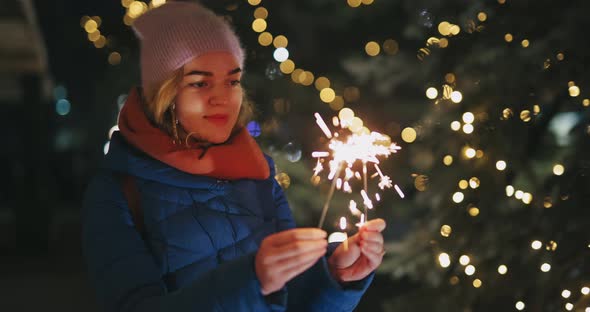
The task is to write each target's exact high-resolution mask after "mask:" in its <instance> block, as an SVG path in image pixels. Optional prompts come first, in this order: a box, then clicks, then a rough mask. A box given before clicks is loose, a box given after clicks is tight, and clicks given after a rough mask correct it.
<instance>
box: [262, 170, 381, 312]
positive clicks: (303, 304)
mask: <svg viewBox="0 0 590 312" xmlns="http://www.w3.org/2000/svg"><path fill="white" fill-rule="evenodd" d="M268 160H269V164H270V165H271V177H274V163H273V162H272V160H271V159H270V158H269V159H268ZM273 180H274V179H273ZM273 183H274V185H273V196H274V200H275V205H276V207H277V217H278V221H279V229H278V230H279V231H282V230H286V229H290V228H293V227H295V222H294V221H293V217H292V215H291V209H290V208H289V203H288V202H287V199H286V197H285V194H284V192H283V190H282V189H281V186H280V185H279V184H278V183H277V182H276V181H274V182H273ZM336 247H338V243H333V244H330V246H329V248H328V255H326V256H324V257H322V258H321V259H320V260H319V261H318V262H317V263H316V264H315V265H313V266H312V267H311V268H309V269H308V270H307V271H305V272H304V273H303V274H301V275H299V276H298V277H296V278H294V279H293V280H291V282H289V283H288V285H287V292H286V296H287V311H310V312H311V311H352V310H354V308H355V307H356V306H357V304H358V303H359V301H360V299H361V297H362V295H363V294H364V293H365V291H366V290H367V288H368V287H369V285H370V284H371V281H372V280H373V276H374V273H372V274H370V275H369V276H367V277H366V278H364V279H362V280H360V281H356V282H352V283H347V284H346V285H341V284H340V283H338V281H336V280H335V279H334V278H333V277H332V275H331V274H330V273H329V270H328V261H327V259H328V257H329V256H330V255H331V253H332V252H333V251H334V250H335V249H336Z"/></svg>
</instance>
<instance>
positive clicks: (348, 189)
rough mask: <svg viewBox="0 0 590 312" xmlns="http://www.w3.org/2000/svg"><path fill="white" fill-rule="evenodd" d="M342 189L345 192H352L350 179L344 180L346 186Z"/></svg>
mask: <svg viewBox="0 0 590 312" xmlns="http://www.w3.org/2000/svg"><path fill="white" fill-rule="evenodd" d="M342 190H343V191H344V192H345V193H352V188H351V187H350V184H348V181H346V182H344V187H343V188H342Z"/></svg>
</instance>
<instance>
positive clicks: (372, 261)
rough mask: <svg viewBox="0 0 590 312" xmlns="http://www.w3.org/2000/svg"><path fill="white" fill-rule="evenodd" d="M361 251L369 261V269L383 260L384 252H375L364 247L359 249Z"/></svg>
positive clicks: (375, 266)
mask: <svg viewBox="0 0 590 312" xmlns="http://www.w3.org/2000/svg"><path fill="white" fill-rule="evenodd" d="M361 251H362V253H363V255H364V256H365V258H366V259H367V261H368V262H369V267H370V268H371V270H374V269H376V268H377V267H378V266H379V265H380V264H381V261H382V260H383V255H384V254H385V252H377V253H376V252H373V251H369V250H366V249H361Z"/></svg>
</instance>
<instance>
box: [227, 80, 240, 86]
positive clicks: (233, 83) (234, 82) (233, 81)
mask: <svg viewBox="0 0 590 312" xmlns="http://www.w3.org/2000/svg"><path fill="white" fill-rule="evenodd" d="M240 83H241V81H239V80H232V81H230V82H229V84H230V85H231V86H232V87H235V86H239V85H240Z"/></svg>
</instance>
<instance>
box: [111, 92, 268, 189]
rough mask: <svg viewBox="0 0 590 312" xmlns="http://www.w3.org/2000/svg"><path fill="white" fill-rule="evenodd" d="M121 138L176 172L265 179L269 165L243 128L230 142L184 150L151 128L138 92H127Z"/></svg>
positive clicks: (157, 129) (216, 176)
mask: <svg viewBox="0 0 590 312" xmlns="http://www.w3.org/2000/svg"><path fill="white" fill-rule="evenodd" d="M119 129H120V131H121V134H122V135H123V137H124V138H125V139H126V141H127V142H129V143H130V144H131V145H133V146H134V147H136V148H138V149H139V150H141V151H143V152H145V153H146V154H148V155H150V156H151V157H153V158H155V159H157V160H159V161H161V162H164V163H166V164H168V165H170V166H172V167H174V168H176V169H178V170H181V171H184V172H188V173H192V174H198V175H204V176H208V177H213V178H217V179H224V180H237V179H258V180H262V179H266V178H268V177H269V175H270V171H269V168H268V163H267V162H266V160H265V159H264V155H263V154H262V151H261V150H260V147H259V146H258V144H257V143H256V141H255V140H254V139H253V138H252V137H251V136H250V134H249V133H248V130H247V129H245V128H243V129H241V130H240V131H239V133H237V134H236V135H234V136H233V137H232V138H230V140H228V141H227V142H226V143H224V144H221V145H213V146H211V147H209V148H208V150H207V151H206V153H204V155H203V157H202V158H199V157H200V156H201V154H203V152H204V151H203V148H198V147H195V148H187V147H185V146H184V145H183V144H174V143H173V142H172V138H171V137H170V136H169V135H168V134H166V133H165V132H164V131H162V130H161V129H159V128H157V127H154V126H153V125H152V123H150V121H149V120H148V118H147V117H146V116H145V113H144V112H143V110H142V108H141V99H140V96H139V94H138V90H137V89H136V88H133V89H132V90H131V92H129V96H128V97H127V101H126V102H125V105H124V106H123V109H121V113H120V115H119Z"/></svg>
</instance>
